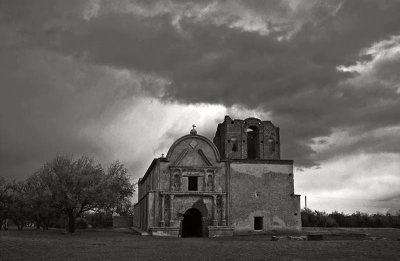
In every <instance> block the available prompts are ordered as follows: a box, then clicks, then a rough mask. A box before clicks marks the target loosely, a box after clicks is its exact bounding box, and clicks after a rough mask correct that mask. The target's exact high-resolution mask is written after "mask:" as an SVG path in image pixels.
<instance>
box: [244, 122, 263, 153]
mask: <svg viewBox="0 0 400 261" xmlns="http://www.w3.org/2000/svg"><path fill="white" fill-rule="evenodd" d="M246 132H247V158H248V159H258V158H260V154H259V151H260V150H259V142H258V136H259V135H258V128H257V127H256V126H249V127H248V128H247V130H246Z"/></svg>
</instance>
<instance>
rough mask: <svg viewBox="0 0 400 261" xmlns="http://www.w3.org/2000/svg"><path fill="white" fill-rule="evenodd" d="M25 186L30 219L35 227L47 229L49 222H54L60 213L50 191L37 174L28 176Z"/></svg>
mask: <svg viewBox="0 0 400 261" xmlns="http://www.w3.org/2000/svg"><path fill="white" fill-rule="evenodd" d="M26 186H27V195H28V199H27V201H28V202H27V203H28V204H29V207H30V211H31V217H32V220H33V221H34V222H35V225H36V228H40V227H42V228H43V230H47V229H48V228H49V226H50V225H51V224H54V223H56V221H57V220H58V219H59V218H60V214H61V212H60V211H59V209H57V208H56V207H55V206H54V204H53V200H52V194H51V191H50V189H49V188H48V187H47V186H46V184H45V183H44V182H41V179H40V177H39V175H38V174H34V175H32V176H30V177H29V178H28V179H27V181H26Z"/></svg>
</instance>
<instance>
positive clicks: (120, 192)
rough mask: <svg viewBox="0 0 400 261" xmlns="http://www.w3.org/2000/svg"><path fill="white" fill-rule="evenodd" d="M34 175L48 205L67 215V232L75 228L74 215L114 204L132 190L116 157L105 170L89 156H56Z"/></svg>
mask: <svg viewBox="0 0 400 261" xmlns="http://www.w3.org/2000/svg"><path fill="white" fill-rule="evenodd" d="M35 175H36V177H37V179H38V180H39V181H38V182H40V184H41V185H43V186H44V187H45V190H48V193H49V196H50V197H51V202H52V207H54V208H56V209H58V210H59V211H62V212H63V213H64V214H65V215H66V216H67V218H68V232H70V233H73V232H74V231H75V222H76V219H77V218H78V217H81V215H82V214H83V213H84V212H86V211H89V210H96V209H110V208H115V207H116V206H117V204H118V202H119V201H123V200H124V199H126V198H127V197H130V196H131V195H132V194H133V191H134V186H133V185H132V184H131V183H130V181H129V177H128V176H127V170H126V168H125V167H124V166H123V164H121V163H120V162H118V161H117V162H115V163H113V164H112V165H111V166H110V167H109V168H108V170H107V172H105V171H104V169H103V168H102V166H101V165H100V164H97V163H95V162H94V160H93V159H91V158H88V157H80V158H78V159H74V158H73V157H72V156H57V157H56V158H54V159H53V160H52V161H50V162H48V163H46V164H45V165H44V166H43V167H42V168H41V169H40V170H39V171H38V172H37V173H36V174H35Z"/></svg>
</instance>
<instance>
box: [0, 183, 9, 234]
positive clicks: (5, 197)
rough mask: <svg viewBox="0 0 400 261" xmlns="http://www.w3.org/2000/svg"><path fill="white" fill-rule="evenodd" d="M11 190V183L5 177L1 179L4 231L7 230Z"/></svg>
mask: <svg viewBox="0 0 400 261" xmlns="http://www.w3.org/2000/svg"><path fill="white" fill-rule="evenodd" d="M10 189H11V186H10V183H9V182H8V181H7V180H6V179H5V178H4V177H0V230H1V229H2V228H4V230H7V218H8V214H9V211H8V208H9V203H10Z"/></svg>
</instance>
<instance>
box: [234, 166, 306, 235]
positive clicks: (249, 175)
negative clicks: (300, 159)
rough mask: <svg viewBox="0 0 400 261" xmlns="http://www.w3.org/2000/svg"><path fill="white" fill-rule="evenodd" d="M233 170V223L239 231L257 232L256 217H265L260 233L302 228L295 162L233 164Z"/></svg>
mask: <svg viewBox="0 0 400 261" xmlns="http://www.w3.org/2000/svg"><path fill="white" fill-rule="evenodd" d="M277 162H278V161H277ZM282 162H283V161H282ZM285 162H288V161H285ZM230 167H231V168H230V176H231V188H230V191H231V224H232V225H233V226H234V227H235V231H236V232H238V233H247V232H254V231H255V222H256V220H255V217H261V218H262V229H260V231H272V230H299V229H301V215H300V202H299V197H297V196H295V195H294V181H293V165H292V163H290V162H289V163H285V164H282V163H281V164H271V163H269V164H266V163H262V162H260V163H241V162H232V163H231V164H230Z"/></svg>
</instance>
